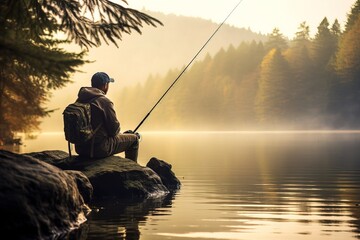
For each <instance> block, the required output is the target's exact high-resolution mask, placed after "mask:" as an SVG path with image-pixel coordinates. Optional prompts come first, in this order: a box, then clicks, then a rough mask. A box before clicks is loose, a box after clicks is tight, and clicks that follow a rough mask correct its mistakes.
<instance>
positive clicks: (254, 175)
mask: <svg viewBox="0 0 360 240" xmlns="http://www.w3.org/2000/svg"><path fill="white" fill-rule="evenodd" d="M141 144H142V145H141V149H140V150H141V151H140V159H139V162H140V164H141V165H146V163H147V161H148V160H149V159H150V158H151V157H153V156H156V157H158V158H159V159H164V160H166V161H168V162H169V163H171V164H172V166H173V170H174V172H175V173H176V174H177V176H178V177H179V178H180V179H181V181H182V188H181V190H180V191H179V192H178V193H177V194H176V198H174V196H171V197H170V199H163V200H161V201H160V202H158V201H152V200H149V201H146V202H144V203H132V202H128V203H124V202H104V203H99V205H96V206H97V207H98V208H99V211H94V212H93V213H92V215H91V216H90V218H89V221H88V222H87V224H86V225H85V227H84V229H85V230H86V231H84V232H83V235H82V236H81V237H78V238H76V239H141V240H148V239H150V240H152V239H157V240H162V239H208V240H210V239H242V240H247V239H248V240H250V239H251V240H252V239H287V240H288V239H295V240H296V239H314V240H315V239H316V240H318V239H329V238H330V239H360V206H359V204H360V148H359V146H360V134H359V133H358V132H356V133H306V132H304V133H287V134H280V133H276V134H269V133H266V134H261V133H259V134H253V133H181V134H174V133H162V134H155V133H148V134H146V133H144V134H143V141H142V143H141ZM28 146H29V148H30V144H29V145H28ZM53 149H54V148H53ZM100 207H104V208H100ZM126 237H127V238H126Z"/></svg>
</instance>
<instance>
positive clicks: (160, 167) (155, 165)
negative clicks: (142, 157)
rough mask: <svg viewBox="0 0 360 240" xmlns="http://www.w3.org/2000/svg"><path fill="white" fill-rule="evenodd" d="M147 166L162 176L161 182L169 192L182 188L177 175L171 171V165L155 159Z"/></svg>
mask: <svg viewBox="0 0 360 240" xmlns="http://www.w3.org/2000/svg"><path fill="white" fill-rule="evenodd" d="M146 166H147V167H149V168H151V169H152V170H154V171H155V172H156V173H157V174H158V175H159V176H160V178H161V181H162V182H163V183H164V185H165V186H166V187H167V188H168V189H169V190H171V191H174V190H177V189H179V188H180V186H181V183H180V180H179V179H178V178H177V177H176V176H175V173H174V172H173V171H171V168H172V166H171V164H169V163H167V162H165V161H163V160H159V159H157V158H154V157H153V158H151V159H150V161H149V162H148V163H147V164H146Z"/></svg>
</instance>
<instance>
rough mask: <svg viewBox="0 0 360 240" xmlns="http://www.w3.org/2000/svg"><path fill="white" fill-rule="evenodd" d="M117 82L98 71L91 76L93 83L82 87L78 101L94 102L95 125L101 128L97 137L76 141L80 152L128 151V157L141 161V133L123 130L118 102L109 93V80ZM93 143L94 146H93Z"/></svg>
mask: <svg viewBox="0 0 360 240" xmlns="http://www.w3.org/2000/svg"><path fill="white" fill-rule="evenodd" d="M110 82H114V79H113V78H110V77H109V76H108V75H107V74H106V73H104V72H97V73H95V74H94V75H93V76H92V78H91V87H82V88H81V89H80V91H79V93H78V99H77V100H76V101H77V102H80V103H89V102H91V125H92V127H93V129H97V128H98V129H97V130H96V133H95V136H94V139H93V141H89V142H88V143H86V144H83V145H79V144H75V150H76V152H77V153H78V154H79V156H86V157H89V156H92V157H94V158H104V157H108V156H111V155H113V154H117V153H121V152H124V151H125V157H126V158H128V159H131V160H133V161H135V162H136V161H137V157H138V150H139V138H140V135H139V134H137V133H135V134H134V133H132V132H131V131H127V132H125V133H124V134H121V133H120V123H119V121H118V120H117V117H116V113H115V110H114V104H113V103H112V102H111V101H110V100H109V99H108V98H107V97H106V96H105V95H106V93H107V92H108V89H109V83H110ZM91 145H93V146H91Z"/></svg>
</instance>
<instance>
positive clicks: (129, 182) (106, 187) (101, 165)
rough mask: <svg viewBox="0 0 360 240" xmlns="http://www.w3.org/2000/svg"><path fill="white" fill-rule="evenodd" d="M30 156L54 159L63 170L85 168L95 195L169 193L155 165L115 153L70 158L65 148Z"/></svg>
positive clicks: (142, 195)
mask: <svg viewBox="0 0 360 240" xmlns="http://www.w3.org/2000/svg"><path fill="white" fill-rule="evenodd" d="M28 155H30V156H33V157H36V158H39V159H41V160H43V161H45V162H48V163H51V164H53V165H55V166H57V167H59V168H61V169H63V170H77V171H81V172H82V173H84V174H85V175H86V177H87V178H88V179H89V180H90V182H91V185H92V186H93V189H94V197H95V198H104V197H121V198H147V197H156V196H161V195H165V194H168V193H169V189H168V188H167V187H166V185H165V184H164V183H163V182H162V179H161V178H160V176H159V175H158V174H157V173H156V172H154V171H153V170H152V169H151V168H148V167H143V166H140V165H139V164H138V163H136V162H134V161H132V160H129V159H126V158H122V157H119V156H111V157H107V158H102V159H89V158H81V157H79V156H76V157H73V158H71V159H70V158H68V154H67V153H66V152H62V151H44V152H37V153H30V154H28Z"/></svg>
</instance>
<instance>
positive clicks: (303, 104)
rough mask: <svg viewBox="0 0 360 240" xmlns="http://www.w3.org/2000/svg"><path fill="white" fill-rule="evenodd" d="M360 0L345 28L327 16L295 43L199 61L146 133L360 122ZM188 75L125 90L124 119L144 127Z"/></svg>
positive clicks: (235, 50) (173, 73) (278, 37)
mask: <svg viewBox="0 0 360 240" xmlns="http://www.w3.org/2000/svg"><path fill="white" fill-rule="evenodd" d="M359 11H360V1H357V2H356V3H355V4H354V6H353V8H352V9H351V12H350V14H349V16H348V20H347V23H346V26H344V30H342V27H341V26H340V24H339V22H338V21H337V20H336V21H335V22H333V23H329V22H328V20H327V18H324V19H323V20H322V22H321V23H319V25H318V28H317V29H318V30H317V33H316V35H315V36H314V37H310V34H309V26H308V25H307V23H306V22H303V23H301V24H300V26H299V28H298V30H297V32H296V37H295V38H294V39H292V40H290V41H289V40H287V39H285V38H284V37H283V35H282V34H281V32H280V30H279V29H274V30H273V32H272V33H271V34H270V35H269V38H268V40H267V41H265V42H263V41H252V42H251V41H244V42H242V43H241V44H240V45H238V46H234V45H230V46H229V47H228V48H225V49H221V50H220V51H218V52H217V53H216V54H214V55H213V56H212V55H209V54H208V55H207V56H206V57H205V58H204V59H203V60H199V61H197V62H195V63H194V64H193V65H192V66H191V68H190V69H189V70H188V71H187V72H186V73H185V74H184V75H183V76H182V79H181V80H180V81H179V82H178V83H177V84H176V85H175V87H174V89H172V90H171V92H170V93H169V95H168V96H166V98H165V99H164V101H163V102H161V103H160V105H158V108H157V109H155V110H154V112H153V113H152V115H151V117H150V118H149V120H147V122H146V123H145V124H144V126H143V127H142V128H143V129H146V130H176V129H187V130H209V129H211V130H214V129H215V130H230V129H231V130H244V129H253V130H256V129H324V128H326V129H329V128H331V129H350V128H359V127H360V121H359V120H358V116H360V101H359V100H360V41H359V39H358V36H360V13H359ZM180 72H181V69H172V70H170V71H169V72H168V73H167V74H166V75H165V76H153V75H152V76H149V78H148V80H147V82H146V83H145V84H138V85H137V86H134V87H127V88H126V89H124V90H122V91H121V92H120V93H119V94H120V100H119V102H116V105H117V106H118V112H119V113H121V114H120V115H119V118H120V121H121V122H125V121H126V123H127V124H128V125H130V126H131V125H133V126H136V125H137V124H138V123H139V122H140V121H141V119H142V118H143V117H144V116H145V115H146V113H147V112H148V111H149V110H150V109H151V107H152V106H153V105H154V104H155V102H156V101H157V100H158V98H159V97H160V96H161V95H162V94H163V92H164V91H165V90H166V89H167V88H168V86H170V84H171V83H172V82H173V81H174V79H176V77H177V76H178V74H179V73H180Z"/></svg>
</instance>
